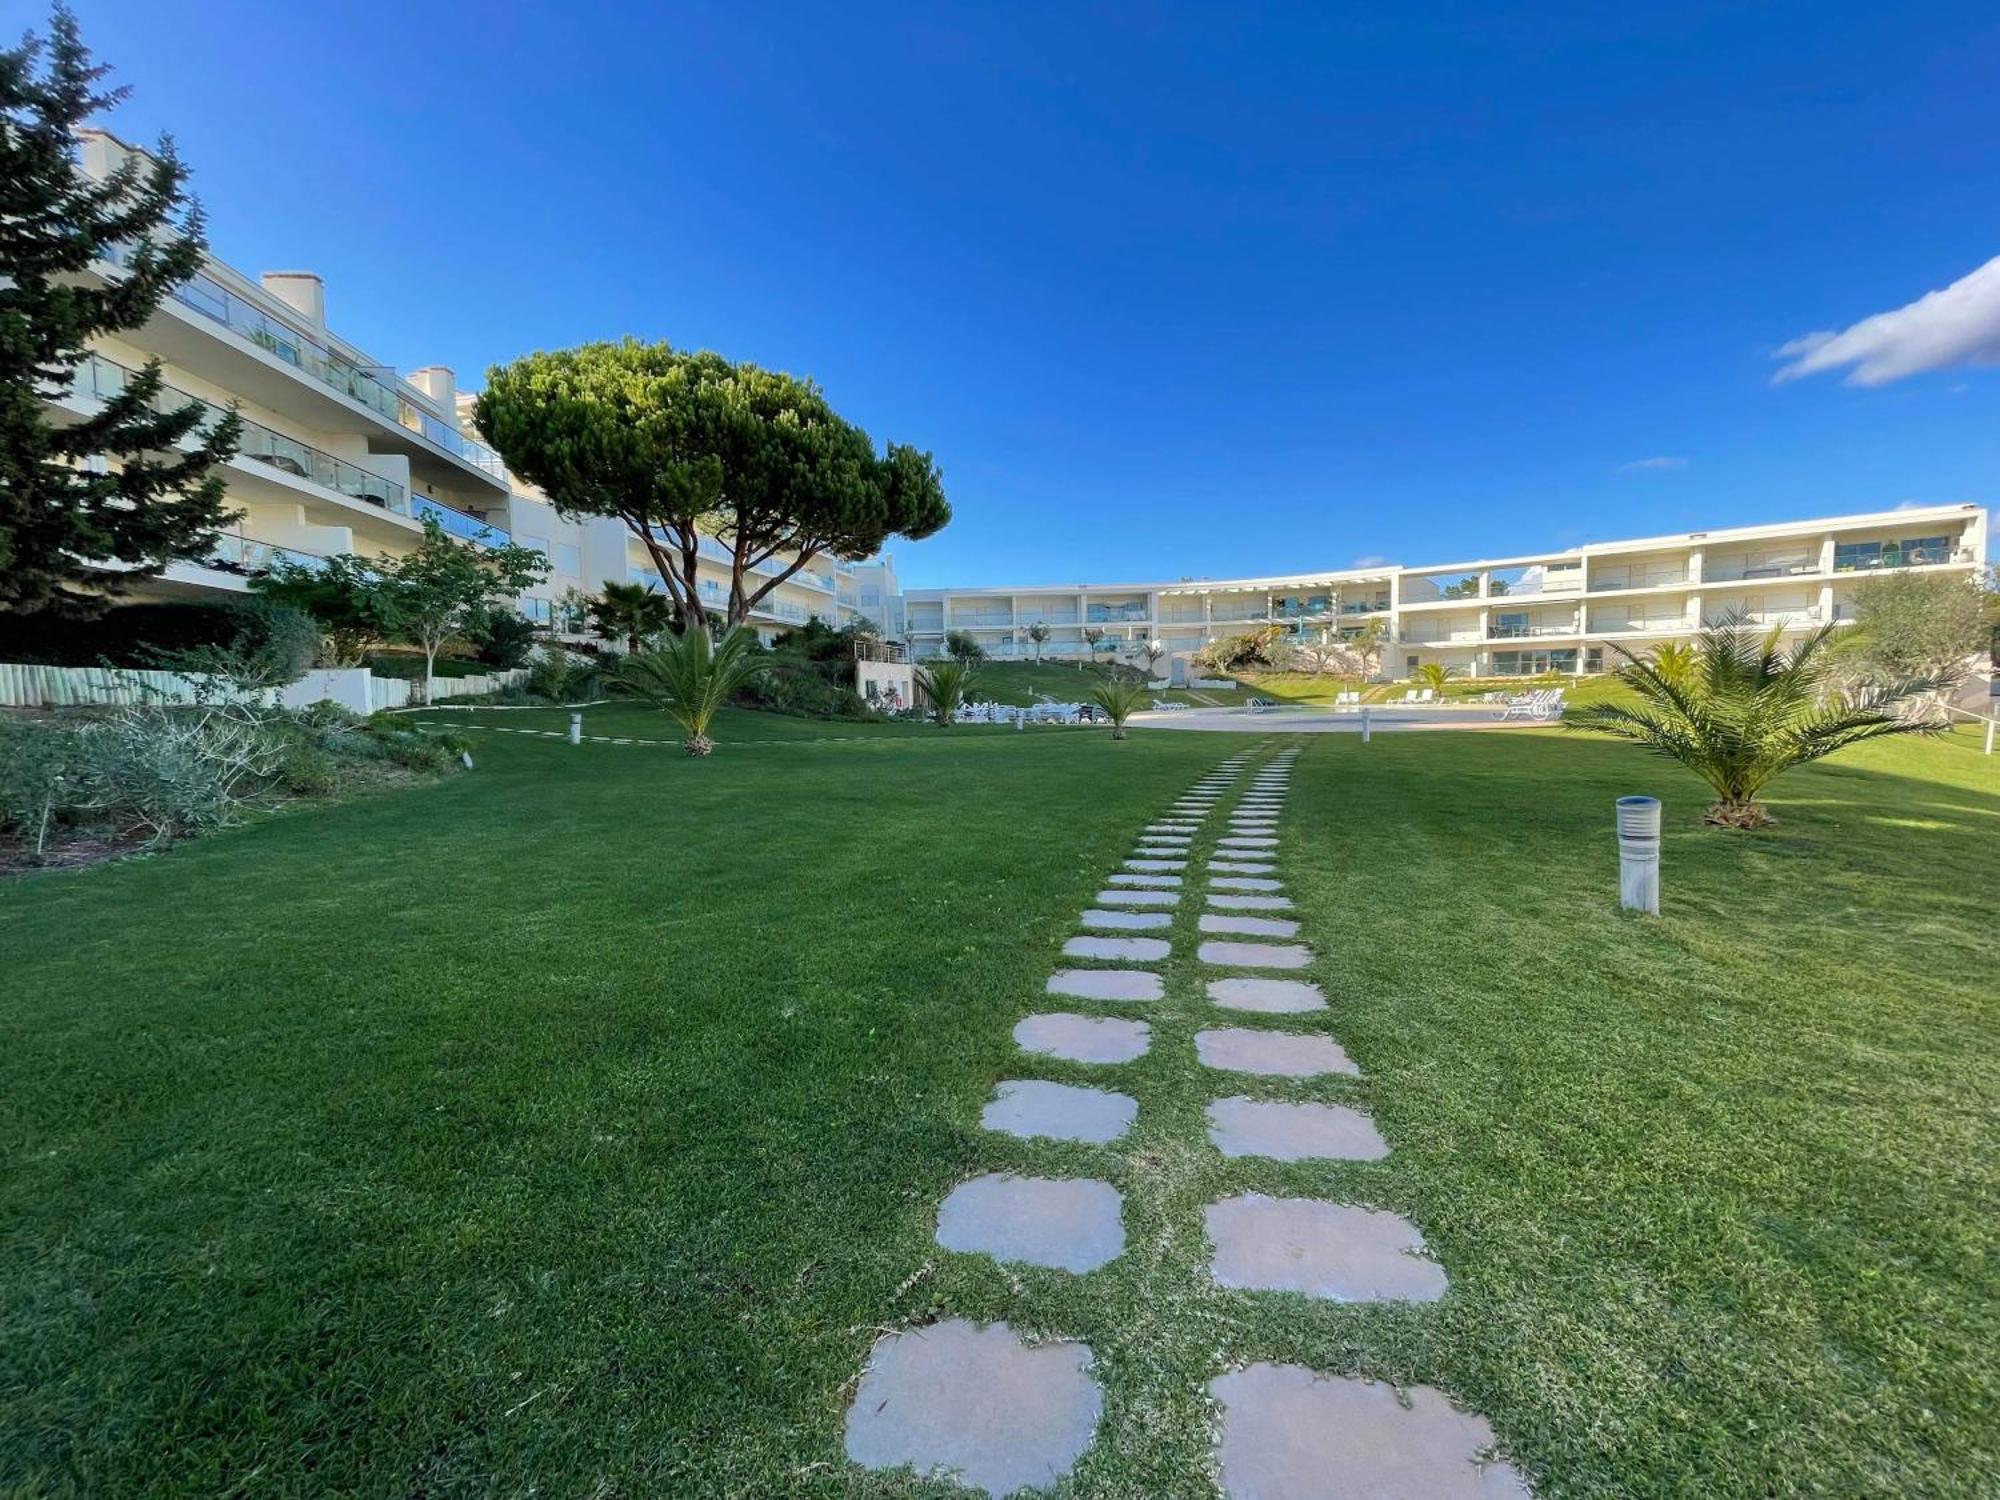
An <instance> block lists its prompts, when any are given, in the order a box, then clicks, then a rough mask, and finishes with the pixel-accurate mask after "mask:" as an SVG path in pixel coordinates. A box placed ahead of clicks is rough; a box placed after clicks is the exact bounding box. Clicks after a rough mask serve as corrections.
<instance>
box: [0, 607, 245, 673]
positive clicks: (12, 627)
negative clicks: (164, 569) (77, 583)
mask: <svg viewBox="0 0 2000 1500" xmlns="http://www.w3.org/2000/svg"><path fill="white" fill-rule="evenodd" d="M268 618H269V606H266V605H262V604H261V603H260V602H257V601H251V600H242V601H237V600H226V601H223V602H220V603H211V602H206V601H203V602H199V603H195V602H190V603H186V604H121V605H117V606H115V607H113V608H111V609H108V610H106V611H105V612H104V613H103V614H101V615H98V616H96V617H95V618H92V619H72V618H69V617H67V616H63V615H57V614H54V613H51V612H49V611H47V610H39V611H37V612H35V613H33V614H25V615H23V614H12V613H9V612H6V611H0V661H5V662H20V663H24V664H26V665H29V666H42V667H95V666H102V665H105V664H109V665H111V666H114V667H133V668H147V667H152V666H154V665H156V662H155V653H157V652H161V651H188V650H193V649H195V648H196V647H200V646H227V645H229V644H230V643H231V642H233V641H236V640H237V639H238V638H239V637H240V636H242V634H243V633H244V631H245V630H246V629H256V630H259V631H262V630H263V629H264V628H265V624H266V621H267V620H268Z"/></svg>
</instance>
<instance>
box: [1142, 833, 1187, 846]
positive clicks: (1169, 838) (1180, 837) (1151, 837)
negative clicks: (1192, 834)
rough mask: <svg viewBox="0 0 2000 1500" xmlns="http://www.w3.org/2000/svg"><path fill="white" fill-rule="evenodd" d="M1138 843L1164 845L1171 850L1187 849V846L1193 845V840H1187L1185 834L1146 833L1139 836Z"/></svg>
mask: <svg viewBox="0 0 2000 1500" xmlns="http://www.w3.org/2000/svg"><path fill="white" fill-rule="evenodd" d="M1138 841H1139V842H1140V843H1142V844H1153V845H1160V844H1164V845H1166V846H1167V847H1168V848H1172V849H1185V848H1187V846H1188V845H1189V844H1191V843H1193V842H1194V840H1193V839H1191V838H1189V837H1188V836H1187V835H1186V834H1184V833H1147V834H1141V835H1140V836H1139V840H1138Z"/></svg>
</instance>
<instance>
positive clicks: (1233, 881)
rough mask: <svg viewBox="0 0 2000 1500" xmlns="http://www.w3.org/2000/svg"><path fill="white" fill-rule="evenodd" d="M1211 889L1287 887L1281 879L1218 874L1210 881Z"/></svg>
mask: <svg viewBox="0 0 2000 1500" xmlns="http://www.w3.org/2000/svg"><path fill="white" fill-rule="evenodd" d="M1208 885H1209V889H1210V890H1216V891H1281V890H1283V889H1284V888H1285V885H1284V882H1283V881H1281V880H1263V879H1259V878H1258V877H1257V876H1254V875H1217V876H1214V877H1212V878H1211V879H1210V880H1209V882H1208Z"/></svg>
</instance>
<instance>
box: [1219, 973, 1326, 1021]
mask: <svg viewBox="0 0 2000 1500" xmlns="http://www.w3.org/2000/svg"><path fill="white" fill-rule="evenodd" d="M1208 998H1209V999H1211V1000H1213V1001H1214V1002H1215V1003H1216V1004H1217V1005H1220V1006H1224V1007H1226V1008H1227V1009H1229V1010H1251V1011H1258V1012H1260V1013H1262V1014H1264V1015H1271V1016H1278V1015H1295V1014H1297V1013H1298V1012H1300V1011H1307V1010H1325V1009H1326V996H1325V995H1323V994H1322V993H1320V987H1319V986H1318V985H1316V984H1311V983H1309V982H1307V981H1306V980H1303V979H1248V978H1242V979H1211V980H1209V982H1208Z"/></svg>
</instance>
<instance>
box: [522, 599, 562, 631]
mask: <svg viewBox="0 0 2000 1500" xmlns="http://www.w3.org/2000/svg"><path fill="white" fill-rule="evenodd" d="M521 613H522V614H523V615H524V616H526V617H527V618H528V619H530V620H533V621H534V622H535V623H536V624H537V625H546V624H548V623H549V621H550V620H551V619H553V618H554V617H555V610H554V607H553V606H552V605H551V604H550V603H549V601H548V600H546V599H531V598H525V597H524V598H523V599H522V600H521Z"/></svg>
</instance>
